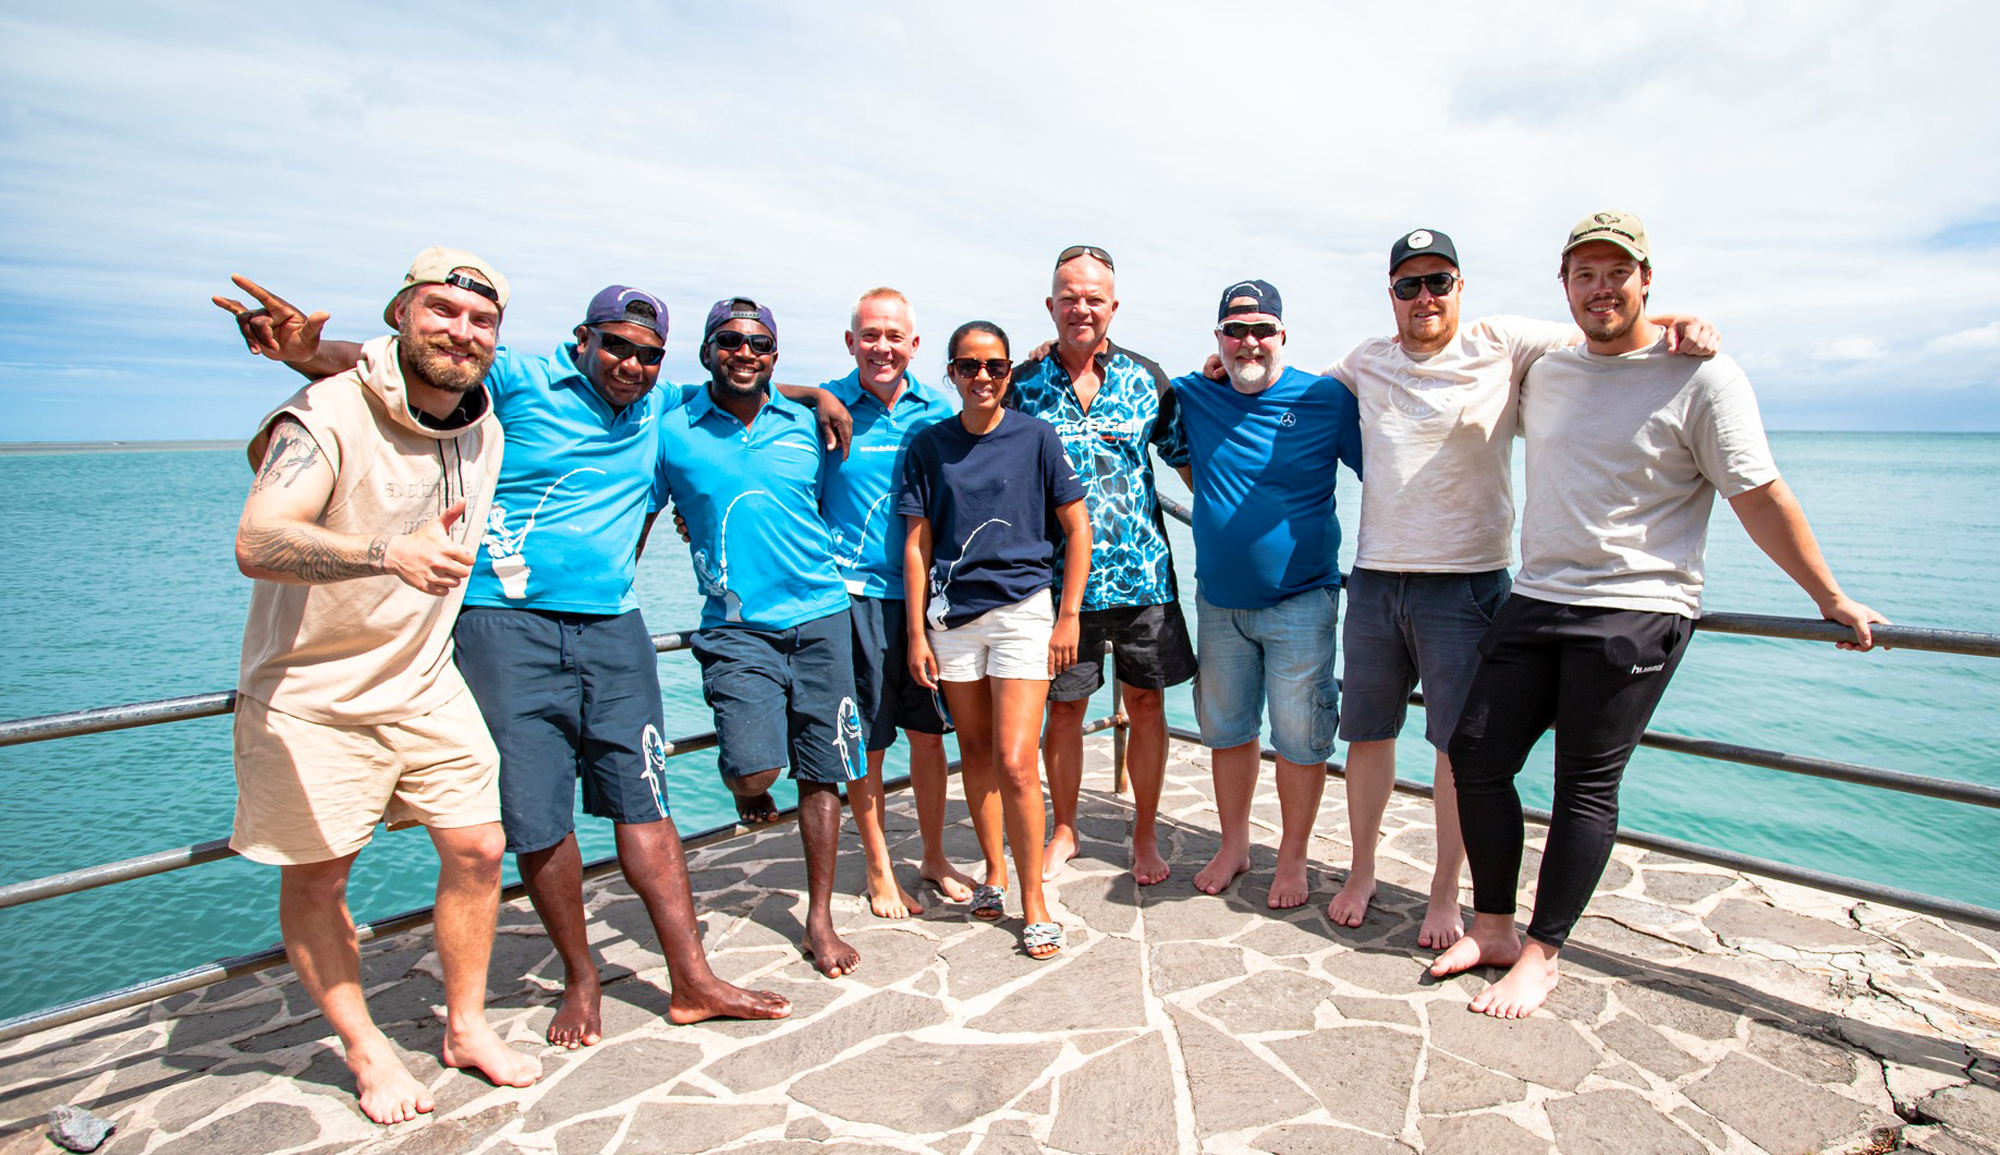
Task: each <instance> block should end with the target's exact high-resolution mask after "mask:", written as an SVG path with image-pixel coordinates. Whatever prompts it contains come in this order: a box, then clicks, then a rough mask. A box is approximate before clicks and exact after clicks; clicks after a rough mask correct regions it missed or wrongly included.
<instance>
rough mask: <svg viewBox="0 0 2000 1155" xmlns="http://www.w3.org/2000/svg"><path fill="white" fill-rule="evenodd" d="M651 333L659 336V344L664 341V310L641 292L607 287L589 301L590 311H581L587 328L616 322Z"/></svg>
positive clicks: (625, 287)
mask: <svg viewBox="0 0 2000 1155" xmlns="http://www.w3.org/2000/svg"><path fill="white" fill-rule="evenodd" d="M621 321H622V322H624V323H625V324H628V325H637V326H639V327H640V328H642V329H651V330H652V331H653V332H655V333H657V334H659V337H660V340H662V341H664V340H666V339H667V306H666V305H665V304H664V303H663V302H662V301H661V300H660V299H659V298H658V297H655V296H654V295H652V294H651V293H646V292H641V291H640V290H638V289H634V288H632V287H631V286H629V285H606V286H605V287H604V288H602V289H600V290H598V293H597V295H596V296H595V297H592V298H591V299H590V307H589V308H588V309H585V310H584V311H583V323H584V324H586V325H611V324H617V323H619V322H621Z"/></svg>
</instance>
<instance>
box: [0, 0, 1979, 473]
mask: <svg viewBox="0 0 2000 1155" xmlns="http://www.w3.org/2000/svg"><path fill="white" fill-rule="evenodd" d="M556 7H557V6H553V5H528V4H515V3H507V2H501V3H492V2H488V3H480V4H470V3H467V4H450V3H447V4H436V3H433V4H424V5H381V6H375V5H365V6H364V5H358V4H357V5H341V6H338V7H326V8H322V9H319V10H316V11H313V12H311V13H310V14H309V13H308V10H307V9H305V8H301V7H298V6H287V5H267V6H245V5H241V4H228V5H219V4H204V3H189V2H182V3H177V4H174V5H171V6H168V5H139V4H130V3H122V2H119V0H112V2H110V3H103V4H93V5H58V4H53V3H50V4H33V5H9V6H7V7H6V9H5V10H4V12H0V159H3V160H4V163H0V221H4V222H5V224H4V227H0V267H3V268H4V276H0V441H35V440H86V439H161V438H227V437H236V436H240V435H243V434H244V433H246V432H247V431H248V429H249V428H250V426H251V425H252V423H254V421H255V419H256V418H257V416H258V415H259V414H260V413H261V412H263V411H264V410H265V409H266V408H268V407H269V406H270V405H271V404H272V403H274V402H275V401H276V400H277V399H278V398H279V397H280V396H281V395H282V394H284V393H285V392H288V391H289V388H290V382H289V379H288V378H287V376H286V375H285V374H284V373H283V371H282V370H278V369H276V368H275V367H273V366H269V365H267V364H266V363H263V362H257V361H253V360H252V359H251V358H250V357H249V355H248V354H247V353H245V352H244V351H243V350H242V347H241V345H240V343H239V342H238V341H237V339H236V335H235V328H234V326H233V325H231V324H230V323H229V322H228V319H227V318H226V317H224V316H223V314H221V313H220V312H219V311H217V310H216V309H215V308H214V307H213V306H212V305H210V304H209V303H208V297H209V295H210V294H211V293H213V292H218V291H227V290H228V289H229V285H228V281H227V277H228V274H230V273H232V272H241V273H245V274H249V275H251V276H253V277H256V278H258V279H260V280H263V281H265V282H266V283H267V284H269V285H270V286H272V287H273V288H275V289H277V290H279V291H280V292H283V293H286V294H287V295H289V296H291V297H292V298H293V299H294V300H295V301H297V302H299V303H301V304H304V305H308V306H310V307H317V308H324V309H327V310H328V311H330V312H331V313H333V315H334V320H333V323H332V324H331V325H330V326H329V329H328V331H329V332H330V333H333V334H336V335H340V336H347V337H357V338H359V337H367V336H372V335H375V334H376V333H378V332H380V331H382V326H381V320H380V310H381V306H382V303H383V301H384V300H385V299H386V298H387V297H388V296H389V294H390V291H391V290H392V289H393V288H394V286H395V285H396V284H397V282H398V280H399V278H400V275H401V272H402V270H403V269H404V268H405V267H406V266H407V265H408V263H409V260H410V258H411V256H413V255H414V254H415V253H416V252H417V250H419V249H420V248H422V247H424V246H425V245H429V244H433V243H443V244H448V245H453V246H457V247H462V248H469V249H472V250H474V251H476V252H479V253H480V254H482V255H484V256H485V257H486V258H487V259H489V260H490V261H492V262H493V263H494V264H495V265H497V266H498V267H499V268H500V269H501V270H502V271H503V272H505V273H507V274H508V276H509V277H510V278H511V279H512V281H513V283H514V289H515V294H514V303H513V305H512V307H511V308H510V309H509V310H508V313H507V317H506V323H505V328H504V336H505V338H506V339H507V341H508V343H510V344H513V345H516V346H520V347H524V348H529V349H534V350H540V349H542V348H545V347H548V346H550V345H552V344H553V343H554V342H556V341H557V340H558V339H560V338H562V337H563V336H564V335H565V334H566V333H567V332H568V329H569V327H570V326H571V325H572V324H573V323H574V321H575V320H576V318H577V317H578V316H579V315H580V313H581V311H582V308H583V305H584V303H585V301H587V300H588V298H589V297H590V295H591V293H592V292H593V291H594V290H595V289H597V288H598V287H600V286H602V285H604V284H606V283H610V282H623V283H630V284H636V285H639V286H641V287H644V288H646V289H649V290H651V291H652V292H654V293H656V294H658V295H659V296H661V297H662V298H663V299H665V300H666V301H667V302H668V304H669V306H670V308H671V310H672V312H673V318H674V331H673V335H672V337H671V338H670V340H669V353H670V356H669V358H668V361H667V375H668V376H669V377H670V378H672V379H674V380H680V381H689V380H695V379H698V378H699V376H700V373H699V370H698V369H697V368H696V367H695V364H694V356H693V349H694V344H695V340H694V335H695V334H696V333H698V329H697V328H696V326H697V325H698V322H699V317H700V315H701V313H702V311H703V310H704V309H705V307H706V305H707V304H708V302H710V301H712V300H713V299H715V298H716V297H718V296H722V295H726V294H748V295H751V296H755V297H757V298H758V299H760V300H764V301H766V302H768V303H769V304H771V305H772V306H773V307H774V308H775V309H776V311H777V317H778V321H779V336H780V339H781V343H780V348H781V353H782V356H781V360H780V364H779V375H780V377H781V378H782V379H786V380H795V381H802V382H806V381H819V380H823V379H826V378H829V377H832V376H835V375H837V374H839V373H841V372H843V371H844V368H845V367H844V366H843V364H842V357H843V354H842V349H841V342H840V332H841V329H842V328H843V327H844V325H845V322H846V311H847V307H848V305H849V303H850V302H851V301H852V299H853V298H854V296H855V295H856V294H857V293H858V292H859V291H861V290H863V289H866V288H869V287H871V286H873V285H877V284H890V285H895V286H898V287H900V288H902V289H904V290H905V291H906V292H908V293H909V294H910V296H911V297H912V298H913V299H914V300H915V301H916V302H917V305H918V309H919V322H920V329H921V331H922V332H924V333H925V334H927V335H928V336H929V338H930V343H929V344H927V345H926V347H925V348H924V350H923V351H922V352H921V353H920V355H919V356H920V361H921V367H922V368H923V369H924V370H925V371H926V372H927V373H928V374H929V375H931V376H933V377H935V376H936V375H937V374H936V369H937V362H938V361H939V360H940V359H941V358H942V356H943V338H944V336H945V335H946V334H947V333H948V332H949V329H950V327H951V326H952V325H954V324H956V323H957V322H958V321H961V320H964V319H967V318H971V317H979V316H983V317H988V318H991V319H994V320H997V321H999V322H1000V323H1001V324H1002V325H1004V326H1006V327H1007V328H1008V329H1009V330H1010V331H1012V332H1014V333H1015V334H1016V335H1017V337H1021V338H1028V339H1030V340H1029V342H1028V343H1032V340H1038V339H1040V338H1041V337H1042V336H1043V335H1045V334H1046V333H1047V332H1048V330H1049V323H1048V320H1047V315H1046V313H1045V312H1043V310H1042V299H1043V297H1044V296H1045V295H1046V292H1047V281H1048V267H1049V263H1050V260H1051V258H1052V256H1053V254H1054V253H1055V251H1056V250H1058V249H1060V248H1062V247H1063V246H1065V245H1068V244H1072V243H1077V242H1088V243H1092V244H1097V245H1102V246H1104V247H1106V248H1108V249H1109V250H1110V251H1111V252H1112V253H1113V254H1114V255H1115V256H1116V257H1117V259H1118V268H1119V274H1120V276H1119V293H1120V296H1121V298H1122V300H1123V308H1122V310H1121V312H1120V313H1119V316H1118V319H1117V322H1116V324H1115V325H1114V327H1113V330H1112V334H1113V337H1114V338H1115V339H1117V340H1119V341H1120V342H1121V343H1123V344H1125V345H1127V346H1130V347H1132V348H1135V349H1138V350H1140V351H1142V352H1145V353H1149V354H1151V355H1152V356H1154V357H1157V358H1158V359H1160V360H1161V361H1163V362H1164V363H1165V364H1167V365H1168V366H1169V367H1170V368H1175V369H1178V368H1182V367H1186V366H1191V365H1192V364H1193V363H1194V361H1195V359H1196V358H1198V357H1199V356H1201V355H1202V354H1204V353H1205V352H1207V351H1208V350H1209V349H1210V348H1212V338H1211V337H1210V336H1209V329H1210V326H1211V325H1212V323H1213V318H1214V298H1215V295H1216V293H1217V292H1219V290H1220V289H1221V287H1222V286H1223V285H1225V284H1227V283H1229V282H1230V281H1233V280H1236V279H1238V278H1242V277H1246V276H1261V277H1264V278H1266V279H1268V280H1271V281H1272V282H1274V283H1275V284H1277V286H1278V287H1279V288H1280V289H1281V290H1282V291H1283V292H1284V295H1285V300H1286V305H1287V309H1286V313H1287V319H1288V320H1289V322H1290V325H1291V330H1292V343H1291V346H1290V355H1291V357H1292V359H1293V361H1294V362H1295V363H1298V364H1301V365H1304V366H1306V367H1308V368H1315V369H1316V368H1318V367H1320V366H1323V365H1324V364H1326V363H1327V362H1330V361H1331V360H1333V359H1334V358H1335V357H1336V356H1338V355H1339V354H1340V353H1342V352H1344V351H1345V350H1346V349H1347V348H1348V347H1349V346H1350V345H1352V344H1353V343H1354V342H1355V341H1357V340H1360V339H1361V338H1363V337H1366V336H1369V335H1372V334H1375V333H1378V332H1382V331H1385V330H1387V328H1388V327H1389V325H1390V316H1389V309H1388V302H1387V297H1386V295H1385V293H1384V290H1383V282H1384V279H1385V278H1384V276H1383V274H1384V269H1383V265H1384V263H1385V256H1386V251H1387V248H1388V245H1389V243H1390V241H1392V240H1393V239H1394V238H1395V237H1396V236H1397V235H1399V234H1400V233H1402V232H1404V231H1405V230H1407V229H1409V228H1412V227H1417V226H1426V227H1432V228H1438V229H1442V230H1444V231H1446V232H1448V233H1450V234H1452V235H1453V236H1454V237H1455V238H1456V239H1457V241H1458V246H1459V252H1460V255H1461V257H1462V258H1463V259H1464V262H1465V265H1466V272H1467V274H1468V277H1469V280H1468V287H1467V303H1466V309H1467V315H1468V316H1475V315H1479V314H1482V313H1489V312H1514V313H1526V314H1529V315H1534V316H1544V317H1547V316H1560V315H1561V314H1562V312H1563V303H1562V298H1561V295H1560V293H1559V290H1558V287H1557V285H1556V283H1555V280H1554V270H1555V262H1556V254H1557V250H1558V248H1559V246H1560V242H1561V239H1562V237H1563V235H1564V234H1565V232H1566V231H1567V229H1568V228H1569V226H1570V224H1571V223H1572V222H1573V221H1574V220H1575V219H1576V218H1578V217H1579V216H1582V215H1583V214H1585V213H1587V212H1590V211H1593V210H1596V209H1602V208H1612V207H1616V208H1622V209H1627V210H1630V211H1633V212H1636V213H1638V214H1640V215H1641V216H1642V217H1643V218H1644V219H1645V221H1646V224H1647V226H1648V228H1649V230H1650V232H1651V235H1652V239H1653V244H1654V249H1655V254H1656V255H1655V267H1656V277H1655V282H1654V294H1653V303H1654V305H1655V307H1656V308H1658V309H1661V310H1668V311H1689V312H1697V313H1700V314H1702V315H1704V316H1707V317H1709V318H1711V319H1713V320H1714V321H1715V322H1716V324H1717V325H1718V326H1719V327H1720V328H1721V330H1722V332H1723V336H1724V342H1725V345H1726V347H1727V348H1728V350H1729V351H1730V352H1731V353H1732V354H1733V355H1735V356H1736V357H1737V358H1738V360H1740V361H1741V362H1743V364H1744V365H1745V366H1746V367H1747V368H1748V369H1749V371H1750V374H1751V379H1752V381H1753V382H1754V383H1755V384H1756V385H1757V388H1758V392H1759V395H1760V397H1761V399H1762V401H1763V405H1764V408H1765V413H1766V418H1767V420H1768V422H1769V424H1770V425H1771V426H1772V427H1774V428H1779V429H1814V428H1817V429H1935V430H1947V429H1949V430H1963V429H1986V430H1992V429H2000V271H1996V269H2000V265H1996V262H1995V260H1994V257H1995V252H1996V249H2000V148H1996V147H1995V145H1996V143H2000V132H1996V131H1995V129H1994V127H1993V124H1992V121H1991V119H1990V118H1991V116H1992V115H1993V113H1994V112H1995V111H1996V110H2000V69H1996V68H1994V67H1993V58H1992V48H1991V46H1992V44H1993V43H1994V40H1995V33H1996V31H2000V15H1996V11H2000V10H1996V9H1994V8H1992V7H1991V6H1990V5H1985V4H1974V3H1965V4H1935V5H1933V4H1914V5H1893V6H1891V5H1882V4H1878V3H1869V4H1853V3H1776V2H1765V0H1758V2H1756V3H1718V4H1692V5H1671V4H1670V5H1647V6H1644V7H1643V10H1642V8H1641V6H1637V5H1632V6H1614V7H1611V8H1609V9H1608V10H1607V6H1604V5H1601V4H1600V5H1588V6H1585V5H1575V6H1568V5H1558V4H1532V5H1531V4H1527V3H1519V4H1514V3H1478V4H1434V5H1426V6H1424V7H1423V8H1422V13H1423V14H1422V15H1412V14H1411V13H1412V12H1413V11H1414V10H1415V8H1414V6H1408V5H1397V6H1395V7H1394V8H1393V9H1392V8H1391V7H1390V6H1388V5H1382V6H1379V7H1370V8H1365V9H1364V8H1362V7H1361V6H1359V5H1345V4H1343V5H1338V6H1335V5H1330V4H1329V5H1321V4H1311V5H1308V4H1286V3H1270V4H1263V5H1217V4H1200V5H1197V4H1184V3H1177V2H1168V0H1147V2H1145V3H1131V4H1105V5H1096V4H1081V3H1074V2H1072V3H1063V4H1041V3H1012V4H1007V5H1004V6H1000V5H969V4H919V3H908V4H882V3H870V2H865V0H848V2H845V3H840V4H806V3H800V4H797V5H781V4H762V3H732V4H702V5H682V6H674V7H668V6H660V7H658V8H654V7H652V6H632V7H633V9H634V10H633V11H630V12H619V11H618V8H619V6H599V7H597V8H596V9H594V12H595V13H597V14H595V15H592V16H590V17H577V16H565V15H558V14H555V13H554V12H553V9H555V8H556ZM295 20H298V21H309V22H307V23H290V21H295ZM849 367H851V366H849Z"/></svg>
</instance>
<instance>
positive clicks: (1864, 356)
mask: <svg viewBox="0 0 2000 1155" xmlns="http://www.w3.org/2000/svg"><path fill="white" fill-rule="evenodd" d="M1887 355H1888V354H1887V353H1885V352H1884V351H1883V349H1882V342H1880V341H1878V340H1876V339H1875V338H1873V337H1852V336H1850V337H1838V338H1835V339H1834V340H1831V341H1827V342H1824V343H1822V344H1821V345H1820V346H1819V347H1818V348H1817V349H1815V350H1813V359H1814V360H1818V361H1880V360H1881V359H1882V358H1883V357H1885V356H1887Z"/></svg>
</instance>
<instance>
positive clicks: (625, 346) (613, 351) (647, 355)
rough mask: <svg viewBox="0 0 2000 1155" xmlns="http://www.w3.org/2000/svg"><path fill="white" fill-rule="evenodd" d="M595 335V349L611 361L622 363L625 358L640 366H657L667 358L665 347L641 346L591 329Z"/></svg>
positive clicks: (617, 336) (616, 335)
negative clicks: (608, 356)
mask: <svg viewBox="0 0 2000 1155" xmlns="http://www.w3.org/2000/svg"><path fill="white" fill-rule="evenodd" d="M591 332H593V333H595V334H597V347H598V348H600V349H602V350H604V351H605V352H606V353H609V354H610V355H611V359H612V360H613V361H623V360H625V359H626V358H627V357H630V358H631V359H632V360H634V361H637V362H638V363H639V364H641V365H658V364H659V363H660V362H661V361H662V360H664V359H665V358H666V356H667V347H666V346H665V345H641V344H639V343H638V342H637V341H627V340H626V339H625V338H623V337H620V336H619V335H618V334H616V333H607V332H605V331H604V330H602V329H592V330H591Z"/></svg>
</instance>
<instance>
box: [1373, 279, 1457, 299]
mask: <svg viewBox="0 0 2000 1155" xmlns="http://www.w3.org/2000/svg"><path fill="white" fill-rule="evenodd" d="M1456 284H1458V276H1457V275H1456V274H1454V273H1425V274H1424V275H1423V276H1421V277H1397V278H1396V279H1395V281H1394V282H1393V283H1391V284H1390V286H1389V287H1390V288H1391V289H1392V290H1394V291H1395V294H1396V299H1397V300H1398V301H1414V300H1416V299H1417V294H1418V293H1421V292H1423V291H1424V290H1425V289H1429V290H1430V291H1431V296H1433V297H1442V296H1444V295H1445V294H1446V293H1449V292H1451V287H1452V286H1453V285H1456Z"/></svg>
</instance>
